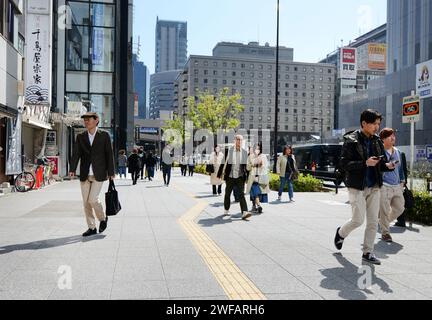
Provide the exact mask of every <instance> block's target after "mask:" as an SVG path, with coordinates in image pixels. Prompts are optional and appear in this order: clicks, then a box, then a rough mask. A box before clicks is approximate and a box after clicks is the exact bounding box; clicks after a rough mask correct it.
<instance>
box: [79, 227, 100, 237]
mask: <svg viewBox="0 0 432 320" xmlns="http://www.w3.org/2000/svg"><path fill="white" fill-rule="evenodd" d="M95 234H97V230H96V229H93V230H92V229H88V230H87V231H86V232H84V233H83V235H82V236H83V237H90V236H94V235H95Z"/></svg>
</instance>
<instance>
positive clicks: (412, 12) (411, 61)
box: [339, 0, 432, 146]
mask: <svg viewBox="0 0 432 320" xmlns="http://www.w3.org/2000/svg"><path fill="white" fill-rule="evenodd" d="M387 7H388V9H387V11H388V21H387V45H388V51H387V52H388V56H387V65H388V74H387V75H386V76H385V77H383V78H380V79H376V80H374V81H371V82H370V83H369V86H368V91H365V92H361V93H357V94H353V95H350V96H346V97H343V98H341V103H340V113H339V114H340V123H339V127H340V128H345V129H346V130H349V129H353V128H356V127H358V125H359V123H358V121H359V120H358V118H359V114H360V112H361V111H362V110H364V109H365V108H367V107H370V108H374V109H377V110H378V111H380V112H381V113H382V114H383V115H384V117H385V119H384V123H383V126H388V127H393V128H395V129H396V130H398V143H399V145H402V146H408V145H409V143H410V125H409V124H402V100H403V98H404V97H405V96H409V95H411V91H413V90H414V91H415V90H416V64H418V63H422V62H424V61H428V60H430V59H432V45H431V43H432V3H431V2H430V1H425V0H419V1H403V0H389V1H388V2H387ZM421 112H422V114H421V121H420V122H418V123H417V124H416V131H415V141H416V145H418V146H424V145H428V144H432V138H431V137H432V99H431V98H428V99H423V100H422V105H421Z"/></svg>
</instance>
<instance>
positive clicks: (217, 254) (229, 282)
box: [175, 186, 267, 300]
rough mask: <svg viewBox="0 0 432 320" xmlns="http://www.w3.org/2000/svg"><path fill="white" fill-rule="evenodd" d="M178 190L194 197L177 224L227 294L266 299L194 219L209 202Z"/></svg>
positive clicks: (242, 297)
mask: <svg viewBox="0 0 432 320" xmlns="http://www.w3.org/2000/svg"><path fill="white" fill-rule="evenodd" d="M175 188H176V189H177V190H179V191H180V192H183V193H184V194H187V195H188V196H189V197H192V198H194V199H195V200H197V202H198V203H197V204H196V205H195V206H194V207H192V208H191V209H190V210H189V211H188V212H187V213H186V214H185V215H183V216H182V217H181V218H180V219H179V220H178V222H179V224H180V225H181V227H182V228H183V230H184V231H185V233H186V235H187V236H188V237H189V239H190V240H191V242H192V244H193V245H194V246H195V248H196V249H197V251H198V252H199V254H200V255H201V257H202V258H203V259H204V261H205V263H206V264H207V266H208V268H209V269H210V271H211V272H212V273H213V275H214V277H215V278H216V280H217V281H218V282H219V284H220V285H221V287H222V288H223V290H224V291H225V293H226V295H227V296H228V298H229V299H231V300H267V298H266V297H265V295H264V294H263V293H262V292H261V291H260V290H259V289H258V288H257V287H256V286H255V285H254V284H253V282H252V281H251V280H250V279H249V278H248V277H247V276H246V275H245V274H244V273H243V272H242V271H241V270H240V269H239V268H238V267H237V266H236V265H235V263H234V262H233V261H232V260H231V259H230V258H229V257H228V256H227V255H226V254H225V253H224V252H223V251H222V249H221V248H219V246H218V245H217V244H216V243H215V242H214V241H213V240H212V239H210V237H209V236H208V235H207V234H206V233H205V232H204V231H203V230H202V229H201V228H200V227H199V226H198V225H197V224H196V223H195V220H196V218H198V216H199V215H200V214H201V212H203V211H204V210H205V209H206V208H207V206H208V203H207V202H205V201H202V200H199V199H197V198H196V197H195V195H193V194H191V193H190V192H187V191H184V190H182V189H181V188H179V187H178V186H175Z"/></svg>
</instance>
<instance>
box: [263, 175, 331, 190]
mask: <svg viewBox="0 0 432 320" xmlns="http://www.w3.org/2000/svg"><path fill="white" fill-rule="evenodd" d="M293 185H294V192H323V182H322V181H321V180H318V179H316V178H314V177H312V176H311V175H307V176H305V175H303V174H300V175H299V179H298V180H297V181H294V183H293ZM279 187H280V177H279V176H278V175H277V174H274V173H271V174H270V189H271V190H273V191H279ZM284 192H288V186H285V189H284Z"/></svg>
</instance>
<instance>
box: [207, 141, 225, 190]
mask: <svg viewBox="0 0 432 320" xmlns="http://www.w3.org/2000/svg"><path fill="white" fill-rule="evenodd" d="M224 158H225V156H224V154H223V152H221V149H220V147H219V146H216V147H215V148H214V151H213V152H212V154H211V155H210V159H209V165H211V166H213V172H212V173H211V175H210V184H211V185H212V188H213V195H214V196H216V195H219V196H220V195H221V194H222V184H223V181H222V179H220V178H218V172H219V168H220V167H221V166H222V165H223V164H224Z"/></svg>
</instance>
